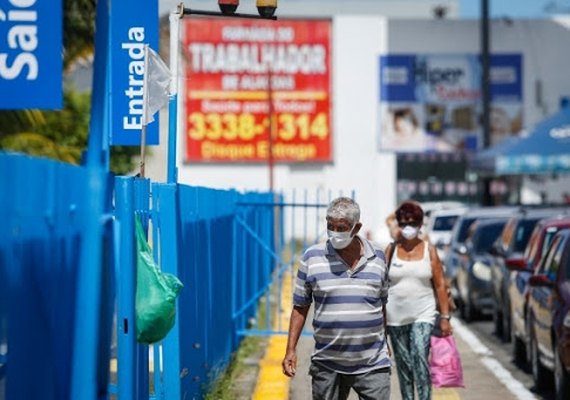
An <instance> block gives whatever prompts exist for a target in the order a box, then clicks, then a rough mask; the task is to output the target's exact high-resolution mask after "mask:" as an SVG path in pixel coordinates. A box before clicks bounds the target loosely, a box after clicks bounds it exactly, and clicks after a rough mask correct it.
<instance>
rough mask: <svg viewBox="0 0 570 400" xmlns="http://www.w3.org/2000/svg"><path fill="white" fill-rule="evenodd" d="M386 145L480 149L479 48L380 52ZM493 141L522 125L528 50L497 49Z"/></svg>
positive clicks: (398, 149)
mask: <svg viewBox="0 0 570 400" xmlns="http://www.w3.org/2000/svg"><path fill="white" fill-rule="evenodd" d="M379 72H380V99H379V100H380V102H379V113H380V118H379V119H380V127H379V131H380V134H379V148H380V150H386V151H396V152H426V151H435V152H452V151H457V150H461V151H463V150H466V151H474V150H476V149H477V148H478V147H480V146H481V145H482V129H481V124H480V115H481V109H482V107H481V89H480V88H481V63H480V60H479V56H478V55H476V54H401V55H386V56H381V57H380V71H379ZM490 79H491V82H490V91H491V102H492V103H491V116H490V120H491V137H490V140H491V144H495V143H498V142H500V141H502V140H503V139H504V138H505V137H507V136H510V135H515V134H517V133H519V131H520V130H521V129H522V124H523V117H522V109H523V105H522V99H523V93H522V56H521V55H520V54H493V55H492V56H491V67H490Z"/></svg>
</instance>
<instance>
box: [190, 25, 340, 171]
mask: <svg viewBox="0 0 570 400" xmlns="http://www.w3.org/2000/svg"><path fill="white" fill-rule="evenodd" d="M185 24H186V25H185V38H184V53H185V56H186V79H185V82H186V99H185V105H186V113H185V117H186V122H185V129H186V132H185V137H186V153H185V160H186V161H187V162H196V161H199V162H261V161H263V162H265V161H267V160H268V159H270V158H272V159H273V160H274V161H275V162H288V163H292V162H323V161H330V160H331V155H332V151H331V150H332V149H331V143H332V141H331V134H332V132H331V116H330V94H331V87H330V85H331V83H330V73H331V54H330V38H331V23H330V21H326V20H311V21H301V20H280V21H262V20H242V19H230V18H223V19H206V18H193V19H188V20H186V21H185ZM270 133H271V136H270Z"/></svg>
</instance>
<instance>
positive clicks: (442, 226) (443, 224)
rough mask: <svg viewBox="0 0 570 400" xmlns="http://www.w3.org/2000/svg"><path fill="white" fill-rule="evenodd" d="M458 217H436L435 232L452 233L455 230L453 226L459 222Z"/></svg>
mask: <svg viewBox="0 0 570 400" xmlns="http://www.w3.org/2000/svg"><path fill="white" fill-rule="evenodd" d="M457 218H458V216H457V215H446V216H440V217H436V218H435V221H433V228H432V230H434V231H450V230H452V229H453V225H454V224H455V221H457Z"/></svg>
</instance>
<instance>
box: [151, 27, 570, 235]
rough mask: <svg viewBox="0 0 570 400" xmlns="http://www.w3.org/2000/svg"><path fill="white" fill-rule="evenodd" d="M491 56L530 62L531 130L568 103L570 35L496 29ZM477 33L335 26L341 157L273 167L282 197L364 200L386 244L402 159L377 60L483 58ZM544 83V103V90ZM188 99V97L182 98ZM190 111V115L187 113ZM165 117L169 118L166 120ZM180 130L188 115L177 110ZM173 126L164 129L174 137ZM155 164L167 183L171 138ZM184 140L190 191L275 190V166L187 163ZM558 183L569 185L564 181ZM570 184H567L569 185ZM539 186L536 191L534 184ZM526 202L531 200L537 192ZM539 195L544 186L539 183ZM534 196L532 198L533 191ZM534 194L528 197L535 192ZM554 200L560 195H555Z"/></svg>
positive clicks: (367, 221)
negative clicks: (385, 130)
mask: <svg viewBox="0 0 570 400" xmlns="http://www.w3.org/2000/svg"><path fill="white" fill-rule="evenodd" d="M491 38H492V39H491V40H492V44H491V50H492V51H493V52H514V53H522V54H523V58H524V65H523V73H524V88H523V99H524V122H525V125H526V126H529V127H530V126H532V124H534V123H536V122H538V121H539V120H540V119H542V118H544V117H545V116H546V115H548V114H550V113H553V112H555V111H556V110H557V109H558V102H559V99H560V97H561V96H565V95H570V79H568V68H567V66H568V65H570V51H569V50H570V32H569V30H568V29H567V28H565V27H564V26H563V25H562V24H560V23H557V22H553V21H547V20H537V21H532V20H524V21H520V20H515V21H513V22H512V23H510V24H509V23H506V22H504V21H493V23H492V36H491ZM478 51H479V25H478V23H477V21H474V20H472V21H469V20H468V21H465V20H462V21H460V20H433V19H426V20H418V19H414V20H411V19H407V20H393V19H392V20H387V19H384V18H382V17H378V16H368V17H366V16H336V17H334V18H333V45H332V54H333V63H332V64H333V66H332V69H333V71H332V79H333V82H332V91H333V99H332V114H331V115H332V117H333V138H334V143H333V152H334V159H333V162H332V163H330V164H305V165H282V164H277V165H276V166H275V174H274V177H275V181H274V182H275V186H274V187H275V190H276V191H283V192H284V193H285V194H286V195H288V194H290V193H291V192H292V190H293V189H295V190H296V191H297V192H296V193H297V200H299V199H300V197H301V193H303V191H305V190H307V191H309V192H310V193H313V192H314V191H316V190H317V189H320V190H321V195H320V196H321V201H322V200H323V199H327V195H326V193H329V192H330V193H332V194H333V196H336V195H337V194H339V193H340V192H342V193H344V194H346V195H350V193H351V191H353V190H354V191H355V192H356V198H357V200H358V202H359V203H360V205H361V208H362V222H363V223H364V228H363V229H364V231H370V232H371V233H372V234H373V235H374V237H375V238H376V239H378V240H385V239H386V237H387V236H386V235H387V232H386V230H385V226H384V219H385V217H386V216H387V215H388V213H389V212H391V211H392V210H393V209H394V208H395V206H396V203H395V202H396V170H395V155H394V154H391V153H380V152H378V151H377V135H378V126H379V121H378V102H379V76H378V75H379V73H378V70H379V67H378V62H379V56H380V54H383V53H477V52H478ZM537 81H540V82H541V84H542V102H537V101H536V100H537V94H536V82H537ZM180 97H181V98H183V97H184V96H183V94H182V93H181V94H180ZM180 110H181V111H182V110H183V109H182V108H180ZM163 116H164V112H163ZM179 117H180V124H179V125H180V126H184V124H183V121H184V116H183V115H181V112H179ZM166 120H167V118H163V120H162V121H161V126H162V129H163V131H164V130H165V129H167V128H166V127H167V121H166ZM162 143H163V145H162V146H161V147H160V148H157V149H154V150H152V151H153V156H152V157H151V158H150V159H149V160H148V162H147V171H148V174H147V175H148V176H150V177H151V178H153V179H156V180H159V181H161V180H164V179H165V169H164V165H165V164H166V157H165V147H166V140H163V141H162ZM183 150H184V139H183V134H182V133H179V138H178V157H177V159H178V165H179V181H180V182H182V183H186V184H191V185H199V186H208V187H213V188H235V189H238V190H261V191H264V190H267V189H268V188H269V173H268V168H267V166H265V165H262V164H185V165H184V164H182V162H183V161H182V160H183ZM558 182H559V184H560V182H562V181H558ZM564 182H566V181H564ZM531 186H532V185H531ZM531 186H529V187H527V188H525V196H527V197H528V198H533V196H534V195H533V193H534V192H533V190H534V191H536V190H540V188H539V189H533V187H531ZM539 186H540V187H541V188H542V187H543V185H539ZM529 191H530V192H529ZM529 193H530V194H529ZM553 196H556V194H555V195H553Z"/></svg>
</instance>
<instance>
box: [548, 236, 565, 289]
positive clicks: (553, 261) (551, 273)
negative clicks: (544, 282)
mask: <svg viewBox="0 0 570 400" xmlns="http://www.w3.org/2000/svg"><path fill="white" fill-rule="evenodd" d="M564 242H565V241H564V240H559V241H557V243H556V251H555V252H554V253H553V254H552V257H551V258H550V262H548V263H547V264H546V265H545V268H544V273H545V274H546V275H547V276H548V278H549V279H550V280H553V281H554V280H556V274H557V273H558V269H559V268H560V260H561V259H562V253H563V250H564Z"/></svg>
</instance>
